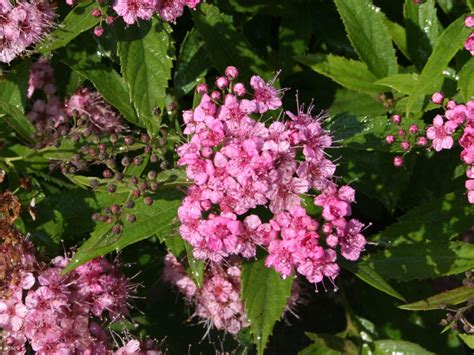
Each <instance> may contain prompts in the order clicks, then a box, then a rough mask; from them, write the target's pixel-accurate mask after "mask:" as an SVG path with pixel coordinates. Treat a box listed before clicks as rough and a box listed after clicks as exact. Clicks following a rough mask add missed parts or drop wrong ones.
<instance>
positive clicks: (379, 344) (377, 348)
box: [373, 339, 434, 355]
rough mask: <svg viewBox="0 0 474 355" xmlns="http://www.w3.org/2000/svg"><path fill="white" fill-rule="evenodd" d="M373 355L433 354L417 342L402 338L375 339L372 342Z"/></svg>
mask: <svg viewBox="0 0 474 355" xmlns="http://www.w3.org/2000/svg"><path fill="white" fill-rule="evenodd" d="M373 346H374V352H373V354H374V355H394V354H400V355H434V354H433V353H432V352H429V351H428V350H426V349H424V348H422V347H421V346H419V345H418V344H414V343H410V342H408V341H404V340H391V339H386V340H377V341H374V343H373Z"/></svg>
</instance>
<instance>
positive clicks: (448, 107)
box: [446, 100, 457, 110]
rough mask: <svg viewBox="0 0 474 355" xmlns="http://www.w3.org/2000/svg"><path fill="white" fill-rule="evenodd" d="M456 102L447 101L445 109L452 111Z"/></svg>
mask: <svg viewBox="0 0 474 355" xmlns="http://www.w3.org/2000/svg"><path fill="white" fill-rule="evenodd" d="M456 106H457V105H456V101H453V100H449V101H448V103H447V104H446V108H447V109H448V110H452V109H454V108H455V107H456Z"/></svg>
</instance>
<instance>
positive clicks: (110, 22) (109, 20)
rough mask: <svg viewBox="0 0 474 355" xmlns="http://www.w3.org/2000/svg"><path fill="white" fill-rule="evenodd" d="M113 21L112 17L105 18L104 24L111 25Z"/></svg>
mask: <svg viewBox="0 0 474 355" xmlns="http://www.w3.org/2000/svg"><path fill="white" fill-rule="evenodd" d="M114 21H115V18H113V17H112V16H107V17H106V18H105V23H106V24H107V25H111V24H112V23H113V22H114Z"/></svg>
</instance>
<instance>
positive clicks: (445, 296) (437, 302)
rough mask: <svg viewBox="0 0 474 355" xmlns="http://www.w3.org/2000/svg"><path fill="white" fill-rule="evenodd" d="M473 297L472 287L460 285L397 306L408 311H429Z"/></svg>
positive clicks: (473, 289) (473, 290)
mask: <svg viewBox="0 0 474 355" xmlns="http://www.w3.org/2000/svg"><path fill="white" fill-rule="evenodd" d="M471 298H474V288H473V287H468V286H461V287H458V288H455V289H453V290H449V291H445V292H441V293H438V294H437V295H434V296H431V297H428V298H426V299H424V300H421V301H417V302H413V303H408V304H403V305H401V306H398V308H401V309H406V310H409V311H429V310H433V309H442V307H443V306H444V307H445V306H449V305H457V304H460V303H463V302H466V301H467V300H468V299H471Z"/></svg>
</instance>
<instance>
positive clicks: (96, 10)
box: [92, 8, 102, 17]
mask: <svg viewBox="0 0 474 355" xmlns="http://www.w3.org/2000/svg"><path fill="white" fill-rule="evenodd" d="M92 16H94V17H100V16H102V12H101V11H100V9H99V8H95V9H94V10H92Z"/></svg>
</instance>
